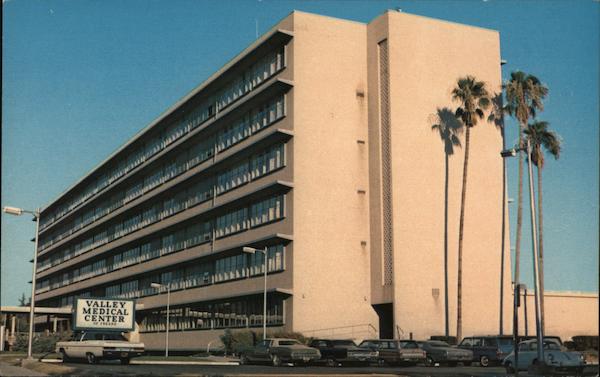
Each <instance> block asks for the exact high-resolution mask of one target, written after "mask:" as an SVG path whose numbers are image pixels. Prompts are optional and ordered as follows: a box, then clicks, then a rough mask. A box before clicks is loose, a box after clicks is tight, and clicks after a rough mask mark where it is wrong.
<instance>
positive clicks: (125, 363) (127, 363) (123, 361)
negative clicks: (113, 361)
mask: <svg viewBox="0 0 600 377" xmlns="http://www.w3.org/2000/svg"><path fill="white" fill-rule="evenodd" d="M129 361H130V360H129V358H128V357H124V358H122V359H121V365H129Z"/></svg>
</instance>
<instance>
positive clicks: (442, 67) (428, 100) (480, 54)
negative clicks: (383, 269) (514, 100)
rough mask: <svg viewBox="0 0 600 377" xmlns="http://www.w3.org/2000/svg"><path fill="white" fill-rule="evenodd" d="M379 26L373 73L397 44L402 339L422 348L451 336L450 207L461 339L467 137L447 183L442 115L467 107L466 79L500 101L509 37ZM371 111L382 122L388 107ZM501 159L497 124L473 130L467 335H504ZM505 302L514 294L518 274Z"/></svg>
mask: <svg viewBox="0 0 600 377" xmlns="http://www.w3.org/2000/svg"><path fill="white" fill-rule="evenodd" d="M371 26H373V31H372V32H371V31H370V32H369V53H370V55H369V59H370V60H369V62H370V64H371V65H370V67H369V69H370V70H376V69H377V65H373V60H374V58H375V56H376V55H375V53H376V51H375V52H373V53H372V51H373V49H376V48H377V46H376V43H377V42H379V41H380V40H382V39H384V38H387V39H388V43H389V70H390V72H389V73H390V98H391V100H390V102H391V104H390V107H391V108H390V113H391V114H390V115H391V146H392V157H391V159H392V161H391V163H392V201H393V238H394V240H393V250H394V254H393V269H394V287H393V298H394V318H395V325H397V326H398V331H399V332H400V336H406V337H408V335H409V333H413V336H414V337H415V338H425V337H428V336H430V335H432V334H443V333H444V240H445V236H444V232H445V216H444V213H445V205H446V204H447V206H448V218H447V231H448V236H447V237H448V238H447V242H448V243H447V245H448V257H449V259H448V262H449V263H448V267H449V270H448V273H449V298H450V300H449V313H450V315H449V318H450V321H449V323H450V326H449V327H450V334H451V335H454V334H456V297H457V296H456V287H457V250H458V228H459V214H460V194H461V187H462V171H463V160H464V134H463V135H461V140H462V143H463V145H462V147H457V148H455V149H454V154H453V155H451V156H449V158H448V180H447V182H446V159H445V149H444V144H443V142H442V140H441V139H440V136H439V134H438V133H437V132H434V131H432V125H433V124H436V123H438V121H439V119H438V117H437V113H438V111H440V110H443V109H444V108H447V109H448V110H449V111H450V112H452V113H453V112H454V111H455V110H456V107H457V106H458V103H455V102H453V101H452V100H451V91H452V89H453V87H454V86H455V85H456V82H457V79H458V78H459V77H463V76H465V75H473V76H475V77H476V78H477V79H479V80H483V81H485V82H486V84H487V87H488V89H489V91H490V92H492V93H493V92H499V91H500V85H501V72H500V46H499V34H498V32H496V31H492V30H486V29H480V28H476V27H470V26H466V25H459V24H454V23H450V22H445V21H440V20H433V19H428V18H424V17H420V16H415V15H409V14H404V13H399V12H388V13H386V14H384V15H382V16H381V17H380V19H376V20H375V21H374V22H372V24H370V25H369V28H371ZM386 28H387V30H386ZM374 77H375V75H374V74H373V75H371V71H370V75H369V80H370V86H369V88H370V92H371V93H370V97H369V99H370V100H371V99H376V100H377V101H379V99H378V98H377V97H378V95H377V92H376V91H378V90H379V89H378V86H377V84H376V83H374ZM375 89H376V90H375ZM369 106H370V110H373V111H375V112H376V111H377V107H378V106H379V104H378V102H373V103H370V104H369ZM378 120H379V119H378V116H377V117H375V119H373V118H370V127H379V123H378ZM375 133H376V132H375ZM501 149H502V138H501V133H500V130H498V129H497V128H496V127H495V125H494V124H492V123H488V122H486V121H485V120H483V121H480V122H479V124H478V125H477V126H476V127H474V128H473V129H472V132H471V152H470V165H469V170H468V187H467V197H466V210H465V227H464V229H465V231H464V249H463V250H464V251H463V335H468V334H472V333H497V332H498V327H499V319H498V313H499V301H500V300H499V294H500V293H499V292H500V283H499V282H500V262H501V244H502V242H501V241H502V236H501V228H502V221H507V219H506V218H504V219H503V217H502V159H501V158H500V156H499V151H500V150H501ZM373 162H375V161H373ZM373 162H372V163H371V167H373ZM446 183H447V184H448V195H447V199H446V197H445V185H446ZM375 236H377V235H375ZM505 239H506V240H508V234H507V235H506V238H505ZM374 244H375V242H374ZM505 245H506V250H505V265H506V266H510V254H509V250H508V245H509V243H508V242H506V243H505ZM373 280H375V279H373ZM373 280H372V281H373ZM435 289H437V290H439V295H438V296H436V295H435V294H434V293H433V290H435ZM505 292H507V293H508V292H510V272H509V271H506V275H505ZM506 301H507V300H505V302H506ZM509 306H510V302H508V305H506V307H507V308H508V307H509ZM505 323H506V324H508V323H509V321H506V322H505ZM394 334H397V331H396V329H395V330H394Z"/></svg>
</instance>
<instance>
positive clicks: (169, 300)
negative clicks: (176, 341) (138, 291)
mask: <svg viewBox="0 0 600 377" xmlns="http://www.w3.org/2000/svg"><path fill="white" fill-rule="evenodd" d="M150 286H151V287H152V288H156V289H158V292H159V293H160V289H161V288H167V333H166V336H165V357H169V327H170V326H169V325H170V324H169V314H170V313H171V284H159V283H151V284H150Z"/></svg>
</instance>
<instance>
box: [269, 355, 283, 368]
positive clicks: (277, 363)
mask: <svg viewBox="0 0 600 377" xmlns="http://www.w3.org/2000/svg"><path fill="white" fill-rule="evenodd" d="M271 363H272V364H273V366H274V367H280V366H281V359H280V358H279V356H277V355H272V356H271Z"/></svg>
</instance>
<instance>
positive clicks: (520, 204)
mask: <svg viewBox="0 0 600 377" xmlns="http://www.w3.org/2000/svg"><path fill="white" fill-rule="evenodd" d="M524 129H525V126H524V125H523V123H519V148H521V147H522V146H523V130H524ZM522 228H523V152H519V194H518V197H517V238H516V240H515V277H514V281H515V286H516V285H517V284H519V272H520V271H519V265H520V260H521V229H522Z"/></svg>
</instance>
